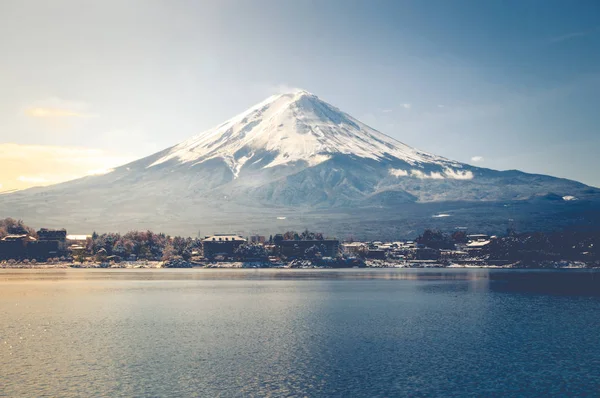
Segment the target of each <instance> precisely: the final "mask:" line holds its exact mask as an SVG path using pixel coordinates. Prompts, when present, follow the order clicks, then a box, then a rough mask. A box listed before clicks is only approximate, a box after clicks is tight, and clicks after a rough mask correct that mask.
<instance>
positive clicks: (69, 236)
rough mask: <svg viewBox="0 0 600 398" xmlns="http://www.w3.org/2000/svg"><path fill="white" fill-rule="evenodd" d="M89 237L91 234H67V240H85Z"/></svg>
mask: <svg viewBox="0 0 600 398" xmlns="http://www.w3.org/2000/svg"><path fill="white" fill-rule="evenodd" d="M91 237H92V235H67V240H87V238H91Z"/></svg>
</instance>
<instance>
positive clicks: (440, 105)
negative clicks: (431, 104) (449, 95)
mask: <svg viewBox="0 0 600 398" xmlns="http://www.w3.org/2000/svg"><path fill="white" fill-rule="evenodd" d="M437 107H438V108H445V107H446V106H445V105H442V104H439V105H438V106H437Z"/></svg>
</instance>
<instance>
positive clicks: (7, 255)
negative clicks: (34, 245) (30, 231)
mask: <svg viewBox="0 0 600 398" xmlns="http://www.w3.org/2000/svg"><path fill="white" fill-rule="evenodd" d="M35 240H36V239H35V238H34V237H32V236H29V235H27V234H20V235H7V236H5V237H4V238H2V240H0V260H19V259H23V258H27V249H28V246H29V244H30V243H31V242H35Z"/></svg>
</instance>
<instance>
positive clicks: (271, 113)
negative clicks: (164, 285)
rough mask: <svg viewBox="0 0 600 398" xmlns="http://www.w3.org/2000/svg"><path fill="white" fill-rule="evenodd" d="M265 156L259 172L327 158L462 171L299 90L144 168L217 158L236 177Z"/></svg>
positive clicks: (271, 100) (270, 100) (277, 97)
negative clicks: (347, 157)
mask: <svg viewBox="0 0 600 398" xmlns="http://www.w3.org/2000/svg"><path fill="white" fill-rule="evenodd" d="M265 154H269V155H271V158H272V159H271V158H270V159H269V160H270V161H269V162H268V163H267V164H266V165H265V166H263V168H269V167H274V166H280V165H285V164H290V163H293V162H298V161H304V162H306V163H307V164H308V165H309V166H315V165H317V164H320V163H322V162H324V161H326V160H328V159H330V158H331V155H332V154H346V155H354V156H357V157H360V158H367V159H376V160H377V159H386V158H390V157H393V158H396V159H400V160H403V161H405V162H406V163H408V164H410V165H417V164H435V165H439V166H443V167H444V168H447V169H450V168H460V167H462V166H461V164H460V163H457V162H452V161H450V160H448V159H445V158H442V157H439V156H435V155H431V154H428V153H425V152H421V151H418V150H416V149H414V148H411V147H409V146H408V145H405V144H403V143H401V142H399V141H396V140H394V139H393V138H390V137H388V136H386V135H385V134H382V133H380V132H378V131H377V130H374V129H372V128H370V127H369V126H367V125H365V124H364V123H361V122H360V121H358V120H356V119H354V118H353V117H351V116H350V115H348V114H346V113H344V112H342V111H340V110H339V109H337V108H335V107H333V106H331V105H329V104H327V103H326V102H323V101H321V100H320V99H319V98H318V97H316V96H315V95H313V94H310V93H308V92H306V91H302V90H300V91H295V92H292V93H287V94H281V95H275V96H272V97H270V98H268V99H267V100H265V101H263V102H261V103H259V104H258V105H256V106H253V107H252V108H250V109H248V110H247V111H245V112H243V113H241V114H239V115H237V116H235V117H234V118H232V119H230V120H229V121H227V122H225V123H223V124H221V125H220V126H218V127H216V128H213V129H210V130H207V131H204V132H202V133H200V134H199V135H197V136H195V137H193V138H191V139H189V140H187V141H184V142H182V143H181V144H179V145H176V146H175V147H173V148H171V149H170V150H169V151H168V153H167V154H166V155H164V156H163V157H161V158H160V159H158V160H156V161H155V162H154V163H152V164H151V165H150V166H149V167H153V166H156V165H159V164H162V163H165V162H167V161H169V160H176V161H178V162H181V163H191V164H196V163H200V162H203V161H205V160H208V159H213V158H222V159H224V160H225V162H226V163H227V164H228V166H229V167H230V169H231V171H232V172H233V174H234V177H236V178H237V177H238V176H239V173H240V170H241V169H242V167H244V166H245V165H250V164H253V163H257V162H260V161H261V160H262V158H263V157H264V156H265ZM273 155H274V156H273ZM413 174H416V173H413ZM452 175H453V172H452V171H451V172H449V173H448V176H449V178H453V177H452ZM421 176H422V175H421ZM422 178H427V177H422Z"/></svg>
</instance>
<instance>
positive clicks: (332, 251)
mask: <svg viewBox="0 0 600 398" xmlns="http://www.w3.org/2000/svg"><path fill="white" fill-rule="evenodd" d="M275 244H276V245H277V248H278V250H279V254H281V255H282V256H285V257H290V258H301V257H304V255H305V252H306V250H308V249H309V248H311V247H313V246H317V247H318V248H319V249H320V251H321V255H322V256H323V257H337V255H338V252H339V247H340V242H339V241H338V240H337V239H324V240H278V241H277V242H276V243H275Z"/></svg>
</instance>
